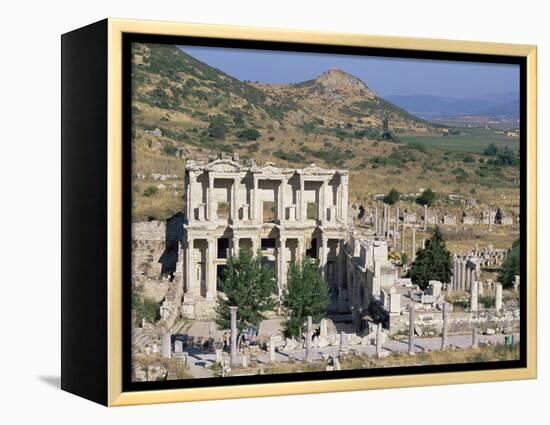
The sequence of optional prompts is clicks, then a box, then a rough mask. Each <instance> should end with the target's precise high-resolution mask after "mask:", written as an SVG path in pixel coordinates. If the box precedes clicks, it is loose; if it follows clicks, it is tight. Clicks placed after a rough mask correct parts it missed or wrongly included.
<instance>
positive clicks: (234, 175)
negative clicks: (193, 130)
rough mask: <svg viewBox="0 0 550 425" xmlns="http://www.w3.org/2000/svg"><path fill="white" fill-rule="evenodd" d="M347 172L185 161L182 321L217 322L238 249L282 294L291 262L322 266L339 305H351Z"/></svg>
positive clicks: (236, 161) (228, 161) (229, 161)
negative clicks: (267, 268)
mask: <svg viewBox="0 0 550 425" xmlns="http://www.w3.org/2000/svg"><path fill="white" fill-rule="evenodd" d="M348 183H349V175H348V171H347V170H329V169H323V168H320V167H318V166H316V165H315V164H311V165H310V166H308V167H305V168H302V169H290V168H279V167H277V166H275V165H274V164H273V163H266V164H264V165H262V166H258V165H256V164H255V162H254V161H252V160H247V161H240V160H239V159H238V158H231V159H217V160H214V161H212V162H207V161H187V163H186V167H185V187H184V190H185V200H186V201H185V202H186V204H185V216H186V220H185V222H184V225H183V228H184V231H183V238H182V239H183V241H182V242H183V244H182V253H183V255H182V258H183V261H182V262H181V263H180V266H179V267H180V270H181V271H182V274H183V281H184V294H183V304H182V309H181V311H182V315H183V317H185V318H189V319H199V318H207V317H211V316H212V313H213V308H214V305H215V302H216V296H217V294H218V292H220V291H221V288H220V282H221V276H222V275H223V271H224V268H225V267H226V265H227V261H228V259H229V258H230V257H231V256H232V255H235V254H236V253H238V250H239V249H240V248H245V247H246V248H249V249H252V250H253V251H254V252H260V253H261V257H262V261H263V262H264V263H265V264H269V265H271V266H272V267H273V269H274V271H275V276H276V282H277V291H278V295H279V296H280V295H281V294H282V290H283V288H284V287H285V284H286V274H287V267H288V264H289V263H291V262H296V261H299V259H300V258H302V257H304V256H305V255H307V256H309V257H311V258H316V259H318V260H319V263H320V267H321V272H322V274H323V276H324V277H325V279H326V280H327V282H328V284H329V288H330V291H331V295H332V298H333V300H334V301H335V303H338V302H342V303H346V302H347V288H346V284H345V273H346V258H345V243H346V238H347V235H348V232H349V230H348V229H349V226H348V211H347V208H348Z"/></svg>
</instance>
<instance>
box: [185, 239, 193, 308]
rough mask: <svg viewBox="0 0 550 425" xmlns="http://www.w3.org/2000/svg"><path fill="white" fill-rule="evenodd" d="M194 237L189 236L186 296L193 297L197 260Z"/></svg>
mask: <svg viewBox="0 0 550 425" xmlns="http://www.w3.org/2000/svg"><path fill="white" fill-rule="evenodd" d="M193 243H194V241H193V238H191V237H190V236H188V237H187V253H186V257H187V258H186V259H185V263H186V267H187V270H186V272H187V273H186V276H187V287H186V291H185V293H186V296H188V297H193V293H194V291H195V260H194V258H193V257H194V253H193Z"/></svg>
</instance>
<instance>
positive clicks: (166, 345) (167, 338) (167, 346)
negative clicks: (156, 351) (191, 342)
mask: <svg viewBox="0 0 550 425" xmlns="http://www.w3.org/2000/svg"><path fill="white" fill-rule="evenodd" d="M160 354H161V356H162V357H164V358H165V359H169V358H170V357H172V334H171V333H170V332H163V333H162V335H161V339H160Z"/></svg>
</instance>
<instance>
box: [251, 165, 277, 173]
mask: <svg viewBox="0 0 550 425" xmlns="http://www.w3.org/2000/svg"><path fill="white" fill-rule="evenodd" d="M251 171H252V172H254V173H260V174H282V173H283V171H284V170H283V169H282V168H279V167H277V166H276V165H275V164H274V163H273V162H266V163H265V164H264V165H262V166H260V167H254V168H252V169H251Z"/></svg>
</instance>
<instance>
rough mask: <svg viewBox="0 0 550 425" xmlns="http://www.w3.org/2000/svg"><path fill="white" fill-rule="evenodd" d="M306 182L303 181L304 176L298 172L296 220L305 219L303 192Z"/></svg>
mask: <svg viewBox="0 0 550 425" xmlns="http://www.w3.org/2000/svg"><path fill="white" fill-rule="evenodd" d="M305 187H306V182H305V181H304V176H303V175H301V174H300V205H299V206H298V213H299V214H300V217H299V218H298V220H301V221H303V220H307V211H305V206H304V205H305V202H304V192H305V190H306V189H305Z"/></svg>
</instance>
